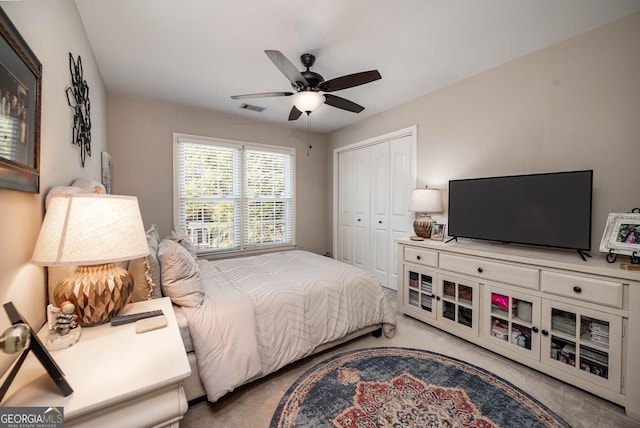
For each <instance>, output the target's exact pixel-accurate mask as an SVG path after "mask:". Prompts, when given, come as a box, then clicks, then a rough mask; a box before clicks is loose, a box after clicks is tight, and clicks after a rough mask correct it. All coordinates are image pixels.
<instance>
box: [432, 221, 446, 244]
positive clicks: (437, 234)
mask: <svg viewBox="0 0 640 428" xmlns="http://www.w3.org/2000/svg"><path fill="white" fill-rule="evenodd" d="M445 226H446V225H445V224H444V223H435V224H434V225H433V229H431V239H433V240H434V241H442V240H443V239H444V229H445Z"/></svg>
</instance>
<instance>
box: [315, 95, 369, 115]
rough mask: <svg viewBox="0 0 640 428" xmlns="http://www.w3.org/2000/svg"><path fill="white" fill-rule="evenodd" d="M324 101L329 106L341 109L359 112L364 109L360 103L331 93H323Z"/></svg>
mask: <svg viewBox="0 0 640 428" xmlns="http://www.w3.org/2000/svg"><path fill="white" fill-rule="evenodd" d="M324 103H325V104H328V105H330V106H331V107H336V108H341V109H342V110H347V111H352V112H354V113H360V112H361V111H362V110H364V107H362V106H361V105H360V104H356V103H354V102H353V101H349V100H347V99H345V98H342V97H338V96H336V95H331V94H324Z"/></svg>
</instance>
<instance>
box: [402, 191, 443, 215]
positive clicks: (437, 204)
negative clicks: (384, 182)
mask: <svg viewBox="0 0 640 428" xmlns="http://www.w3.org/2000/svg"><path fill="white" fill-rule="evenodd" d="M443 210H444V208H443V206H442V198H441V197H440V190H438V189H415V190H414V191H413V193H412V194H411V203H410V204H409V211H412V212H415V213H439V212H442V211H443Z"/></svg>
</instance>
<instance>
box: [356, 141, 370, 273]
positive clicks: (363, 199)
mask: <svg viewBox="0 0 640 428" xmlns="http://www.w3.org/2000/svg"><path fill="white" fill-rule="evenodd" d="M353 154H354V173H355V177H354V183H353V191H354V194H353V201H354V206H353V213H354V216H355V221H354V222H353V234H354V244H353V245H354V247H353V248H354V252H353V264H354V265H356V266H359V267H361V268H364V269H365V270H367V271H369V272H371V262H370V258H369V227H370V224H371V221H370V218H369V216H370V209H369V204H370V195H369V189H370V176H369V174H370V167H369V166H370V162H369V148H368V147H365V148H362V149H358V150H355V151H354V152H353Z"/></svg>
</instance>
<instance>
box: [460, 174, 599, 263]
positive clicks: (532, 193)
mask: <svg viewBox="0 0 640 428" xmlns="http://www.w3.org/2000/svg"><path fill="white" fill-rule="evenodd" d="M592 189H593V171H592V170H587V171H571V172H557V173H546V174H529V175H514V176H505V177H489V178H475V179H464V180H451V181H449V225H448V227H449V233H448V235H449V236H451V237H456V238H458V237H459V238H472V239H481V240H487V241H496V242H504V243H517V244H528V245H539V246H545V247H556V248H566V249H575V250H578V252H579V253H581V255H582V252H583V251H585V250H587V251H588V250H590V249H591V199H592ZM583 258H584V257H583Z"/></svg>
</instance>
